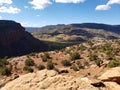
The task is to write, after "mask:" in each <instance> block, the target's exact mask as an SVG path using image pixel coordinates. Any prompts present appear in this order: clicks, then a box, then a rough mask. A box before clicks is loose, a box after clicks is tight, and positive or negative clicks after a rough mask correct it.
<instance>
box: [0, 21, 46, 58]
mask: <svg viewBox="0 0 120 90" xmlns="http://www.w3.org/2000/svg"><path fill="white" fill-rule="evenodd" d="M45 49H47V46H46V45H45V44H44V43H43V42H42V41H39V40H37V39H36V38H34V37H33V36H32V35H31V34H30V33H28V32H26V31H25V29H24V28H23V27H22V26H21V25H20V24H19V23H16V22H14V21H8V20H0V57H4V56H18V55H23V54H28V53H31V52H37V51H44V50H45Z"/></svg>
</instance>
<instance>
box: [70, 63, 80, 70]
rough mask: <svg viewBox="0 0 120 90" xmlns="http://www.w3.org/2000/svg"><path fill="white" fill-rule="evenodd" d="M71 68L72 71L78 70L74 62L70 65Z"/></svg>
mask: <svg viewBox="0 0 120 90" xmlns="http://www.w3.org/2000/svg"><path fill="white" fill-rule="evenodd" d="M71 69H73V70H74V71H79V68H78V67H77V66H76V64H73V65H72V66H71Z"/></svg>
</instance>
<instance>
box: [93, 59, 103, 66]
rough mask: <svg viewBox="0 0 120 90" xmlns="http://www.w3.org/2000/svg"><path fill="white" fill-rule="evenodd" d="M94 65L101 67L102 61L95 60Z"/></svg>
mask: <svg viewBox="0 0 120 90" xmlns="http://www.w3.org/2000/svg"><path fill="white" fill-rule="evenodd" d="M95 63H96V65H97V66H99V67H100V66H101V64H102V63H103V61H102V60H101V59H98V60H95Z"/></svg>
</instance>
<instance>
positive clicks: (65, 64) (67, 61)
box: [61, 60, 71, 67]
mask: <svg viewBox="0 0 120 90" xmlns="http://www.w3.org/2000/svg"><path fill="white" fill-rule="evenodd" d="M61 63H62V65H63V66H66V67H68V66H71V63H70V61H69V60H63V61H62V62H61Z"/></svg>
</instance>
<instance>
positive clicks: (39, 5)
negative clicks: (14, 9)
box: [29, 0, 52, 10]
mask: <svg viewBox="0 0 120 90" xmlns="http://www.w3.org/2000/svg"><path fill="white" fill-rule="evenodd" d="M29 3H30V4H32V5H33V8H34V9H39V10H40V9H44V8H46V7H48V6H50V5H51V4H52V2H50V0H32V1H31V2H29Z"/></svg>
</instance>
